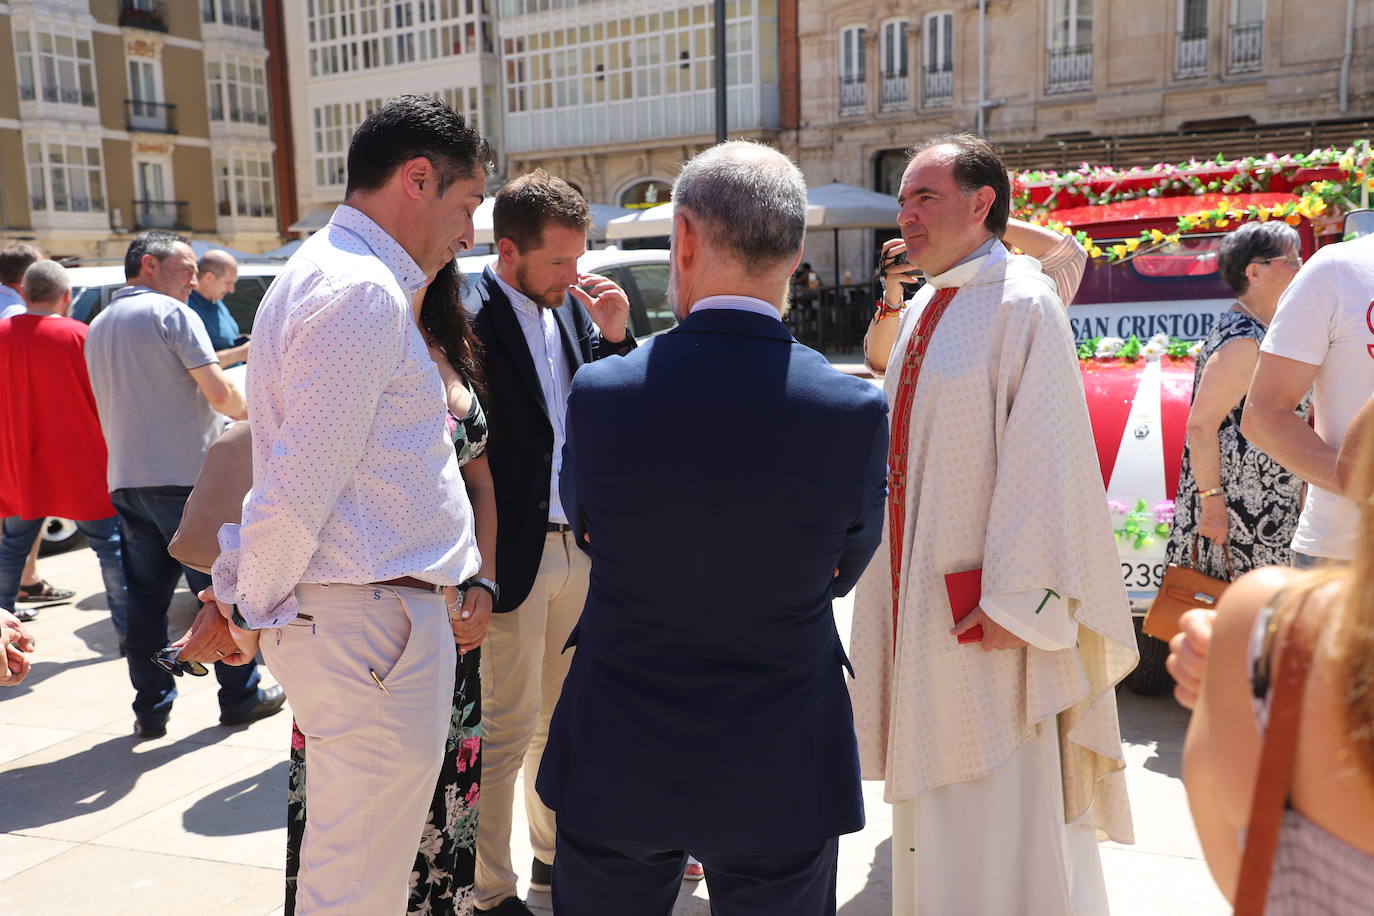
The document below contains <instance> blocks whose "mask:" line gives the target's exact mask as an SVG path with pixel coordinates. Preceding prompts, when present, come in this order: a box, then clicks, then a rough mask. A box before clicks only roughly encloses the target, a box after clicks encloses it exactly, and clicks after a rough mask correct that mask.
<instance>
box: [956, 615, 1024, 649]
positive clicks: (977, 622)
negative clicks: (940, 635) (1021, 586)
mask: <svg viewBox="0 0 1374 916" xmlns="http://www.w3.org/2000/svg"><path fill="white" fill-rule="evenodd" d="M976 626H982V628H983V638H982V639H981V640H980V641H979V643H978V645H979V646H980V647H981V648H982V650H983V651H984V652H992V651H995V650H998V649H1020V648H1022V647H1024V646H1028V645H1030V643H1028V642H1026V641H1025V640H1024V639H1022V638H1021V637H1019V636H1016V635H1014V634H1013V633H1012V632H1011V630H1008V629H1007V628H1006V627H1004V626H1002V625H1001V624H999V623H996V622H994V621H993V619H992V618H991V617H989V616H988V615H987V614H985V613H984V612H983V609H982V608H980V607H979V608H974V609H973V613H972V614H969V615H968V616H967V617H965V618H964V619H963V620H961V621H959V622H958V623H956V624H955V625H954V626H953V628H951V629H950V631H949V633H950V635H951V636H959V635H960V634H962V633H966V632H968V631H969V630H971V629H973V628H974V627H976Z"/></svg>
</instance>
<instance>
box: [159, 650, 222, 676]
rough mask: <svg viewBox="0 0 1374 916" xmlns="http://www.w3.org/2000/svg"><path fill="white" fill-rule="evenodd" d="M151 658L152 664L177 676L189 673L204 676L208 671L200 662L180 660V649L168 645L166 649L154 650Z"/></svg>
mask: <svg viewBox="0 0 1374 916" xmlns="http://www.w3.org/2000/svg"><path fill="white" fill-rule="evenodd" d="M151 658H152V662H153V664H154V665H157V666H158V667H159V668H161V669H162V670H163V671H166V672H167V673H168V674H173V675H176V676H177V677H181V676H182V675H183V674H189V675H191V676H192V677H205V675H207V674H209V673H210V669H209V668H206V667H205V666H204V665H202V664H201V663H200V662H184V661H182V660H181V649H174V648H172V647H170V646H169V647H168V648H166V649H159V650H158V651H156V652H154V653H153V654H152V656H151Z"/></svg>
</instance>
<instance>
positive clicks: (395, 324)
mask: <svg viewBox="0 0 1374 916" xmlns="http://www.w3.org/2000/svg"><path fill="white" fill-rule="evenodd" d="M425 279H426V278H425V275H424V273H423V272H422V271H421V270H420V268H419V267H418V266H417V265H416V264H415V262H414V260H412V259H411V257H410V256H409V255H408V254H407V253H406V251H405V249H403V248H402V247H401V246H400V245H399V244H398V243H397V242H396V241H395V240H394V239H393V238H391V237H390V236H389V235H387V234H386V232H385V231H384V230H383V229H382V228H381V227H380V226H378V225H377V224H376V223H375V222H373V221H372V220H371V219H369V218H368V217H367V216H365V215H364V214H363V213H361V212H359V211H358V210H355V209H353V208H352V207H348V206H341V207H339V208H338V209H337V210H335V211H334V216H333V218H332V219H331V220H330V221H329V225H327V226H326V227H325V228H324V229H323V230H322V231H320V232H318V233H316V234H315V235H314V236H312V237H310V238H309V239H307V240H306V242H305V244H303V245H302V246H301V247H300V249H299V251H297V252H296V254H295V256H294V257H292V258H291V260H290V262H289V263H288V264H287V265H286V269H285V270H283V271H282V273H281V275H280V276H278V277H277V279H276V282H274V283H273V284H272V287H271V289H269V290H268V292H267V296H266V297H265V298H264V299H263V301H262V305H261V306H260V308H259V310H258V315H257V319H256V322H255V325H254V328H253V337H254V339H255V340H257V341H258V343H257V344H255V345H254V349H253V358H252V359H251V360H250V361H249V363H248V402H249V404H250V405H251V415H252V424H253V489H252V490H251V491H250V492H249V494H248V498H247V500H246V501H245V503H244V508H243V523H242V525H240V526H233V525H225V526H224V529H223V530H222V531H221V532H220V544H221V547H222V548H223V552H222V553H221V554H220V558H219V560H218V561H216V563H215V566H214V581H215V593H216V595H218V596H219V597H220V598H221V600H224V601H231V600H232V601H233V602H234V603H236V604H237V605H238V607H239V613H240V615H241V616H242V618H243V619H244V620H245V621H246V622H247V623H248V625H249V626H251V627H254V628H258V627H279V626H282V625H284V624H286V623H287V622H288V621H290V620H292V619H294V618H295V616H296V612H297V609H296V601H295V598H294V596H293V591H294V589H295V587H296V585H297V584H299V583H302V582H311V583H332V582H343V583H351V584H358V585H361V584H367V583H370V582H380V581H385V580H387V579H394V578H398V577H401V576H414V577H417V578H420V579H423V580H425V581H426V582H431V583H434V584H436V585H457V584H459V583H461V582H463V581H464V580H466V579H467V578H469V577H471V576H473V575H475V574H476V573H477V569H478V567H479V566H480V565H481V558H480V556H479V555H478V552H477V541H476V538H475V537H474V534H473V521H472V508H471V506H470V505H469V503H468V498H467V491H466V489H465V488H464V486H463V481H462V477H461V476H460V475H459V471H458V463H457V459H456V457H455V455H454V452H453V443H452V441H451V440H450V439H449V438H448V435H447V430H446V428H445V420H446V416H447V408H446V404H445V398H444V387H443V383H442V382H441V381H440V378H439V371H438V368H437V367H436V366H435V365H434V362H433V360H432V359H431V358H430V355H429V348H428V347H427V346H426V345H425V342H424V339H423V337H422V336H421V335H420V332H419V331H418V330H417V329H416V327H415V321H414V318H413V315H412V312H411V308H410V300H411V297H412V296H413V295H414V293H415V292H416V291H417V290H419V289H420V288H421V287H423V286H424V284H425Z"/></svg>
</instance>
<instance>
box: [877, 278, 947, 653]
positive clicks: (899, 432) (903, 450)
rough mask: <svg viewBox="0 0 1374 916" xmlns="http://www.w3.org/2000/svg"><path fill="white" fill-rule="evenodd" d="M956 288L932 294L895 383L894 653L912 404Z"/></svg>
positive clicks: (891, 506) (890, 508)
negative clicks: (937, 327)
mask: <svg viewBox="0 0 1374 916" xmlns="http://www.w3.org/2000/svg"><path fill="white" fill-rule="evenodd" d="M958 292H959V290H958V288H957V287H951V288H948V289H940V290H936V291H935V295H934V296H933V297H932V298H931V300H930V303H929V304H927V305H926V308H925V311H923V312H922V313H921V318H920V320H919V321H918V322H917V324H916V329H915V330H914V331H912V332H911V338H910V340H908V341H907V347H906V356H905V357H904V358H903V359H902V368H901V373H902V374H901V377H900V378H899V380H898V382H897V396H896V403H895V404H893V405H892V436H891V437H890V439H889V442H888V452H887V522H888V523H887V542H888V550H889V551H890V552H889V554H888V559H889V562H890V565H891V567H892V652H893V654H894V655H895V654H896V652H897V611H898V609H899V608H900V607H901V602H900V601H899V598H900V597H901V582H902V541H903V540H904V539H905V538H906V466H907V458H908V457H909V456H908V455H907V450H908V449H909V448H910V447H911V405H912V404H913V403H914V402H915V400H916V383H917V381H919V379H920V377H921V364H922V363H923V362H925V358H926V349H927V348H928V347H929V346H930V338H931V337H932V336H933V335H934V334H935V326H936V325H937V324H939V323H940V319H941V318H942V317H943V316H944V314H945V310H946V309H948V308H949V304H950V303H951V302H953V301H954V296H955V294H956V293H958Z"/></svg>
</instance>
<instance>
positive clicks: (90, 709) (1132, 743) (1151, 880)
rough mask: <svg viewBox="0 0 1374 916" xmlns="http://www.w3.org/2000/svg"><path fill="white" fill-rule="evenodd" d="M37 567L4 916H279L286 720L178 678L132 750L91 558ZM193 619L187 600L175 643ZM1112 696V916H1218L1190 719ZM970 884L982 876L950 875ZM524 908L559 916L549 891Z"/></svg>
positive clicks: (1161, 701)
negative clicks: (67, 590)
mask: <svg viewBox="0 0 1374 916" xmlns="http://www.w3.org/2000/svg"><path fill="white" fill-rule="evenodd" d="M41 568H42V574H43V575H44V576H45V577H47V578H50V579H51V580H53V581H54V582H58V583H61V584H62V585H66V586H69V587H71V588H75V589H77V590H78V597H77V599H76V601H75V602H74V603H72V604H67V605H62V606H57V607H51V608H47V609H45V610H44V611H43V612H42V613H41V614H40V616H39V619H38V620H37V621H35V622H34V623H32V624H30V627H31V630H32V632H33V633H34V635H35V637H36V638H37V640H38V653H37V655H36V657H35V659H34V670H33V673H32V674H31V675H30V676H29V678H28V680H27V681H26V682H25V683H24V684H23V685H22V686H20V687H18V688H0V913H4V914H6V916H9V914H14V916H30V914H48V913H51V914H58V913H61V914H71V913H83V914H84V913H96V912H99V913H101V914H108V916H119V914H139V916H148V914H164V913H165V914H182V913H191V912H194V913H214V914H239V913H244V914H256V916H262V914H272V913H277V912H280V908H281V891H282V860H283V844H284V842H285V830H284V827H283V821H284V816H285V808H286V752H287V747H288V740H289V732H290V719H289V717H288V715H287V714H286V713H283V714H281V715H278V716H275V717H273V718H270V719H266V720H264V721H261V722H257V723H254V724H253V725H251V726H247V727H240V728H224V727H221V726H220V725H219V724H218V707H217V704H216V702H215V682H214V679H213V677H208V678H191V677H184V678H181V679H180V680H179V681H178V688H179V689H180V691H181V696H180V698H179V699H178V700H177V702H176V707H175V709H174V711H173V714H172V718H171V722H170V724H169V731H168V734H167V737H166V738H163V739H159V740H155V741H135V740H134V739H133V738H132V737H131V736H130V729H131V727H132V723H133V714H132V712H131V711H130V709H129V703H130V701H131V699H132V691H131V689H130V687H129V683H128V678H127V675H126V671H125V667H124V663H123V661H122V660H121V659H119V658H118V657H117V656H116V654H115V638H114V632H113V630H112V629H111V627H110V623H109V615H108V611H107V609H106V606H105V603H104V595H103V593H102V592H101V591H100V587H101V586H100V576H99V573H98V571H97V567H96V562H95V557H94V555H93V554H91V552H90V551H89V550H84V549H83V550H79V551H74V552H71V553H67V554H63V555H61V556H57V557H49V558H44V559H43V560H42V561H41ZM193 613H194V600H193V599H192V598H191V596H190V595H189V594H188V593H185V592H182V593H180V594H179V595H178V599H177V604H176V608H175V614H176V621H177V623H178V624H179V625H180V626H181V627H182V628H183V629H184V627H185V625H186V624H187V623H188V622H189V620H190V617H191V616H192V615H193ZM848 615H849V606H848V602H837V604H836V616H837V618H839V619H838V625H839V629H840V632H841V633H842V634H846V635H847V634H848V631H849V622H848ZM178 632H180V630H179V631H178ZM268 680H270V676H269V678H268ZM1121 700H1122V720H1123V721H1122V728H1123V732H1124V735H1125V738H1126V741H1127V756H1128V759H1129V762H1130V770H1129V773H1128V776H1129V779H1130V784H1131V790H1132V802H1133V808H1134V811H1135V818H1136V835H1137V845H1135V846H1131V847H1122V846H1115V845H1107V846H1104V847H1103V850H1102V858H1103V864H1104V867H1105V869H1106V874H1107V886H1108V890H1109V893H1110V896H1111V904H1112V912H1113V913H1114V914H1116V916H1161V914H1178V916H1210V914H1223V913H1225V912H1226V911H1227V907H1226V906H1225V903H1224V901H1223V900H1222V898H1221V896H1220V895H1219V894H1218V893H1217V891H1216V889H1215V887H1214V886H1213V885H1212V882H1211V879H1210V878H1209V877H1208V874H1207V870H1206V866H1205V865H1204V864H1203V863H1202V861H1201V858H1200V852H1199V849H1198V845H1197V839H1196V837H1195V835H1194V833H1193V828H1192V824H1191V822H1190V820H1189V818H1188V811H1187V804H1186V800H1185V799H1184V796H1183V789H1182V784H1181V783H1180V782H1179V773H1180V763H1179V757H1180V753H1181V750H1182V743H1183V733H1184V729H1185V728H1186V726H1187V716H1186V714H1185V713H1184V711H1183V710H1181V709H1180V708H1178V707H1177V706H1176V705H1174V704H1173V702H1172V700H1170V699H1169V698H1167V697H1156V698H1141V697H1135V696H1132V695H1130V694H1122V697H1121ZM520 797H521V795H520V793H518V792H517V793H516V798H517V799H519V798H520ZM865 798H866V800H867V803H868V827H867V829H865V830H864V831H863V832H862V833H858V834H855V835H853V836H848V837H844V838H843V839H842V840H841V844H840V874H839V900H840V907H839V912H840V914H841V916H887V914H888V913H889V912H890V888H891V883H890V866H889V855H890V839H889V837H890V829H891V820H890V815H889V813H888V808H887V806H886V805H885V804H884V803H883V801H882V786H881V785H880V784H876V783H869V784H866V787H865ZM520 817H521V820H523V813H522V814H521V816H520ZM515 833H516V837H517V841H518V842H519V841H521V839H520V834H521V830H520V828H519V827H517V829H516V831H515ZM529 858H530V853H529V849H528V846H523V847H522V848H520V849H518V850H517V851H516V863H517V869H518V870H520V869H524V868H526V867H527V866H525V865H524V864H523V863H527V862H528V861H529ZM970 879H972V880H977V866H976V864H971V865H970V875H963V876H959V878H958V880H970ZM522 889H523V888H522ZM529 902H530V904H531V905H532V906H533V907H534V908H535V911H536V912H539V913H541V914H547V913H551V912H552V911H551V910H550V909H549V901H548V898H547V896H546V895H542V894H531V895H530V897H529ZM709 912H710V910H709V904H708V902H707V895H706V888H705V887H704V886H703V885H702V884H700V883H698V884H695V885H694V884H684V886H683V890H682V896H681V897H680V898H679V904H678V907H677V910H676V913H675V916H707V914H708V913H709Z"/></svg>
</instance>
